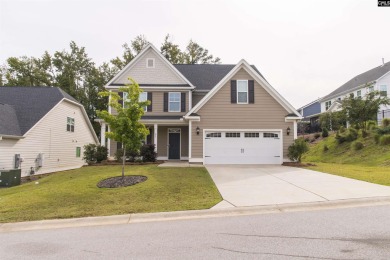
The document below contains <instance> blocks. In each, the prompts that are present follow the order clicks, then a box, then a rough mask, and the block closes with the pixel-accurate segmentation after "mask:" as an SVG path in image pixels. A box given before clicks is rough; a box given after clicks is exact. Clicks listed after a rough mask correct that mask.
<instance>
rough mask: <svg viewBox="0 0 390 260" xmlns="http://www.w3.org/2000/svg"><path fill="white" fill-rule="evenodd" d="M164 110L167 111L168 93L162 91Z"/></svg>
mask: <svg viewBox="0 0 390 260" xmlns="http://www.w3.org/2000/svg"><path fill="white" fill-rule="evenodd" d="M164 112H168V93H164Z"/></svg>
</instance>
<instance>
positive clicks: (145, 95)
mask: <svg viewBox="0 0 390 260" xmlns="http://www.w3.org/2000/svg"><path fill="white" fill-rule="evenodd" d="M146 100H148V92H142V93H141V94H139V101H140V102H144V101H146ZM143 109H144V111H145V112H148V107H147V106H144V107H143Z"/></svg>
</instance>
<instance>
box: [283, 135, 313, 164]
mask: <svg viewBox="0 0 390 260" xmlns="http://www.w3.org/2000/svg"><path fill="white" fill-rule="evenodd" d="M307 151H309V146H308V145H307V143H306V141H305V140H304V139H303V138H298V139H295V141H294V143H293V144H292V145H290V146H289V147H288V154H287V156H288V158H289V159H290V160H291V161H298V162H301V158H302V155H303V154H304V153H305V152H307Z"/></svg>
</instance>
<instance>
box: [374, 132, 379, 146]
mask: <svg viewBox="0 0 390 260" xmlns="http://www.w3.org/2000/svg"><path fill="white" fill-rule="evenodd" d="M380 138H381V135H380V134H375V135H374V140H375V143H376V144H379V141H380Z"/></svg>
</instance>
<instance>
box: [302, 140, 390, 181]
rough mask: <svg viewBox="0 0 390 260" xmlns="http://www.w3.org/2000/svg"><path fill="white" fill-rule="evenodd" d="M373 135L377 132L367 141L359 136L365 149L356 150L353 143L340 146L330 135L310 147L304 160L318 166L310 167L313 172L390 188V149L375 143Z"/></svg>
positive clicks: (387, 146)
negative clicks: (352, 146)
mask: <svg viewBox="0 0 390 260" xmlns="http://www.w3.org/2000/svg"><path fill="white" fill-rule="evenodd" d="M373 136H374V133H370V135H369V136H368V137H366V138H363V137H361V136H360V137H359V138H358V141H360V142H362V143H363V144H364V148H363V149H361V150H357V151H355V150H353V149H351V142H345V143H343V144H338V143H337V142H336V140H335V136H334V135H331V136H329V137H327V138H325V139H323V140H322V141H320V142H318V143H316V144H311V145H310V150H309V152H307V153H306V154H305V155H304V156H303V158H302V161H303V162H306V163H307V162H310V163H314V164H316V165H317V166H311V167H308V168H309V169H311V170H316V171H320V172H325V173H331V174H335V175H339V176H344V177H348V178H353V179H357V180H363V181H367V182H372V183H377V184H382V185H388V186H390V167H389V166H390V146H389V145H378V144H376V143H375V141H374V138H373ZM325 145H326V146H327V147H328V150H327V151H325V150H324V146H325Z"/></svg>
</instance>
